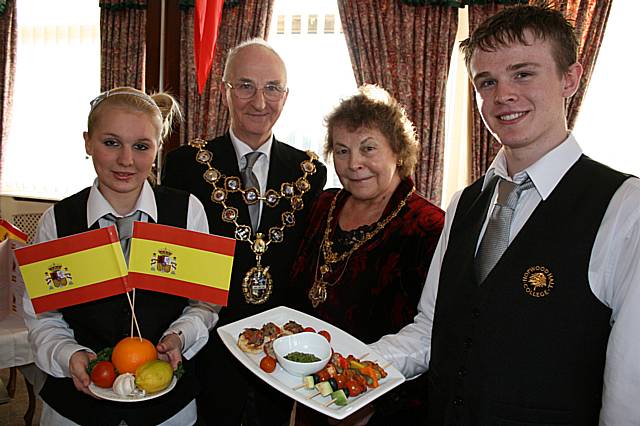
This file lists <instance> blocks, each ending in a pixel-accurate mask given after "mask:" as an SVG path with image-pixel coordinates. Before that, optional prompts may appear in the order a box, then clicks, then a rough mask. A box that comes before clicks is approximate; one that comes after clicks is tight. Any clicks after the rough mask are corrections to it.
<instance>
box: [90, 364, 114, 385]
mask: <svg viewBox="0 0 640 426" xmlns="http://www.w3.org/2000/svg"><path fill="white" fill-rule="evenodd" d="M115 379H116V370H115V368H113V364H111V363H110V362H109V361H100V362H98V363H96V365H94V366H93V370H91V381H92V382H93V383H95V385H96V386H99V387H101V388H110V387H111V386H112V385H113V381H114V380H115Z"/></svg>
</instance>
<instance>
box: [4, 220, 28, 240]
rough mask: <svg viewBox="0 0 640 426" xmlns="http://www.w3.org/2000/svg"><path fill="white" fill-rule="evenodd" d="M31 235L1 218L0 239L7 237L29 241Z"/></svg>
mask: <svg viewBox="0 0 640 426" xmlns="http://www.w3.org/2000/svg"><path fill="white" fill-rule="evenodd" d="M28 238H29V236H28V235H27V234H25V233H24V232H22V231H21V230H19V229H18V228H16V227H15V226H13V225H12V224H11V223H9V222H7V221H6V220H4V219H0V241H4V240H6V239H9V240H16V241H22V242H23V243H25V244H26V243H27V239H28Z"/></svg>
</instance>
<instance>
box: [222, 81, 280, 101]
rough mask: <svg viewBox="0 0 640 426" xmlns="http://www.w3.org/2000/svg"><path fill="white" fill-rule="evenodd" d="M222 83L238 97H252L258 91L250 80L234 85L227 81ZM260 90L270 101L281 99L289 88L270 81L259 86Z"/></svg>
mask: <svg viewBox="0 0 640 426" xmlns="http://www.w3.org/2000/svg"><path fill="white" fill-rule="evenodd" d="M223 83H224V84H225V85H226V86H227V87H228V88H229V89H231V90H233V93H234V94H235V95H236V96H237V97H238V98H239V99H250V98H253V97H254V96H255V95H256V93H257V92H258V88H257V87H256V85H255V84H253V83H251V82H250V81H243V82H240V83H238V84H235V85H234V84H231V83H229V82H228V81H224V82H223ZM260 90H262V93H263V94H264V97H265V98H266V99H267V100H270V101H279V100H280V99H282V97H283V96H284V94H285V93H287V92H288V91H289V89H286V88H284V87H282V86H279V85H277V84H271V83H270V84H265V85H264V86H263V87H262V88H260Z"/></svg>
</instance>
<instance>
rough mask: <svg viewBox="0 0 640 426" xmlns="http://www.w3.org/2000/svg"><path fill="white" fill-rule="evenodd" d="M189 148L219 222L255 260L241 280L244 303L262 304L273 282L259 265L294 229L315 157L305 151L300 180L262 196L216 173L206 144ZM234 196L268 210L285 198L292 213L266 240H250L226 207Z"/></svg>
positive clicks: (231, 209) (286, 214) (262, 237)
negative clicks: (248, 248) (246, 246)
mask: <svg viewBox="0 0 640 426" xmlns="http://www.w3.org/2000/svg"><path fill="white" fill-rule="evenodd" d="M189 145H190V146H192V147H194V148H197V149H198V152H197V153H196V161H197V162H198V163H200V164H204V165H206V166H207V170H206V171H205V172H204V174H203V175H202V177H203V179H204V180H205V182H207V183H209V184H211V186H212V187H213V190H212V191H211V200H212V201H214V202H216V203H218V204H221V205H222V215H221V216H222V220H223V221H225V222H227V223H233V224H234V225H235V227H236V229H235V233H234V237H235V239H236V240H238V241H245V242H247V243H248V244H250V246H251V250H252V251H253V253H254V254H255V256H256V266H254V267H252V268H251V269H249V271H248V272H247V273H246V274H245V276H244V279H243V280H242V293H243V295H244V298H245V301H246V302H247V303H251V304H254V305H258V304H261V303H264V302H266V301H267V300H268V299H269V296H271V291H272V289H273V280H272V279H271V274H270V273H269V266H263V265H262V256H263V255H264V253H265V252H266V251H267V249H268V248H269V245H270V244H271V243H281V242H282V241H284V231H285V229H286V228H291V227H293V226H295V224H296V216H295V213H296V212H297V211H300V210H302V209H303V208H304V202H303V200H302V196H303V195H304V194H305V192H307V191H309V189H311V183H310V182H309V181H308V180H307V177H308V176H310V175H313V174H314V173H315V172H316V165H315V164H313V161H314V160H317V159H318V156H317V155H316V154H315V153H314V152H312V151H307V155H308V156H309V158H308V159H307V160H304V161H302V162H301V163H300V169H301V170H302V172H303V174H302V176H301V177H300V178H298V179H297V180H296V181H295V182H283V183H282V184H281V185H280V191H276V190H275V189H269V190H267V191H266V192H265V193H264V194H260V193H259V191H258V189H257V188H246V189H245V188H243V187H242V180H241V179H240V178H239V177H236V176H225V175H223V174H222V173H221V172H220V171H219V170H218V169H216V168H215V167H212V166H211V160H213V153H212V152H211V151H209V150H206V149H204V147H205V146H206V145H207V141H205V140H204V139H199V138H197V139H193V140H191V141H189ZM218 182H222V185H221V186H218ZM233 192H240V193H241V194H242V199H243V200H244V202H245V203H246V204H247V205H251V204H255V203H257V202H259V201H260V200H262V201H264V204H265V205H266V206H267V207H272V208H273V207H275V206H277V205H278V203H279V202H280V199H282V198H287V199H289V203H290V205H291V209H290V210H288V211H285V212H283V213H282V215H281V216H280V218H281V220H282V224H281V225H280V226H272V227H271V228H269V233H268V235H267V236H266V238H265V235H263V234H262V233H261V232H257V233H256V234H255V238H253V239H252V238H251V237H252V235H253V230H252V229H251V226H247V225H242V224H240V223H238V216H239V212H238V209H237V208H235V207H231V206H228V205H227V202H226V201H227V197H228V195H229V193H233Z"/></svg>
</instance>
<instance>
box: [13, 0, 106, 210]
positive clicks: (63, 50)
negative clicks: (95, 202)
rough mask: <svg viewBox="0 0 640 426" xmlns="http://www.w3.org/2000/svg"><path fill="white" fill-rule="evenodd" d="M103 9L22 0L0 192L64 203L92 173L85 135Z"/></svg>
mask: <svg viewBox="0 0 640 426" xmlns="http://www.w3.org/2000/svg"><path fill="white" fill-rule="evenodd" d="M99 23H100V9H99V7H98V4H97V2H87V1H86V0H67V1H65V2H52V1H50V0H21V1H20V2H19V4H18V33H19V35H18V56H17V60H16V77H15V89H14V100H13V117H12V122H11V127H10V129H9V137H8V140H7V141H5V142H4V144H3V147H2V149H3V153H2V154H3V155H2V180H1V185H0V193H2V195H12V196H19V197H30V198H43V199H61V198H63V197H66V196H69V195H71V194H73V193H74V192H77V191H78V190H80V189H82V188H83V187H86V186H87V185H89V184H90V183H91V181H92V179H93V177H94V176H95V172H94V170H93V165H92V163H91V160H88V159H86V158H85V152H84V148H83V147H84V141H83V139H82V132H83V131H84V130H85V129H86V120H87V114H88V112H89V101H90V100H91V99H92V98H93V97H94V96H96V95H97V92H98V90H99V86H100V37H99V28H100V26H99Z"/></svg>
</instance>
